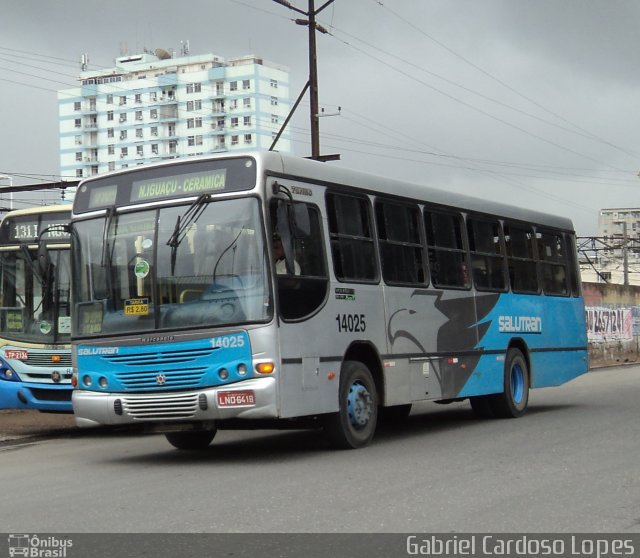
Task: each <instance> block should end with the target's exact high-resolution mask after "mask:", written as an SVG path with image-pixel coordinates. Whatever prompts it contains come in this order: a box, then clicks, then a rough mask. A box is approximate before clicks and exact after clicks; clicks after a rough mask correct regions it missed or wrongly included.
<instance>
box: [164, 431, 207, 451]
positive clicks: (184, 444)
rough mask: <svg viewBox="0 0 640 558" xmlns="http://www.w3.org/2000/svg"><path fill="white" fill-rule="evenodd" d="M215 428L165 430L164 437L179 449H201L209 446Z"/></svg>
mask: <svg viewBox="0 0 640 558" xmlns="http://www.w3.org/2000/svg"><path fill="white" fill-rule="evenodd" d="M216 432H217V431H216V430H185V431H182V432H167V433H166V434H165V438H166V439H167V441H168V442H169V443H170V444H171V445H172V446H173V447H174V448H177V449H179V450H190V451H195V450H202V449H205V448H206V447H208V446H209V444H210V443H211V441H212V440H213V438H214V437H215V435H216Z"/></svg>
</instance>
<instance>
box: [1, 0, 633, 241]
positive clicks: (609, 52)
mask: <svg viewBox="0 0 640 558" xmlns="http://www.w3.org/2000/svg"><path fill="white" fill-rule="evenodd" d="M315 2H316V7H318V6H321V5H322V4H323V3H324V0H315ZM291 3H292V4H293V5H294V6H296V7H298V8H301V9H306V8H307V0H292V2H291ZM0 6H1V7H2V18H0V82H1V83H2V87H1V89H0V101H1V102H0V122H1V124H2V134H0V174H10V175H13V176H14V179H13V180H14V184H23V183H29V184H31V183H35V182H36V181H37V179H38V178H40V179H45V180H56V179H58V176H59V173H60V170H59V154H58V107H57V98H56V91H57V90H59V89H65V88H69V87H73V86H74V85H75V84H76V83H77V81H76V79H77V77H78V73H79V70H80V65H79V60H80V56H81V55H82V54H83V53H88V54H89V58H90V67H91V68H100V67H111V66H113V62H114V59H115V58H116V57H117V56H120V55H121V54H122V53H123V52H125V51H126V52H128V53H136V52H139V51H141V50H142V49H144V48H147V49H151V50H153V49H155V48H158V47H161V48H164V49H167V50H169V49H175V50H176V51H179V50H180V45H181V41H187V40H188V41H189V45H190V50H191V53H192V54H205V53H214V54H217V55H219V56H222V57H225V58H232V57H237V56H242V55H245V54H256V55H258V56H261V57H263V58H265V59H267V60H271V61H273V62H277V63H279V64H282V65H285V66H287V67H288V68H289V69H290V72H291V74H290V79H291V85H292V87H291V96H292V100H294V99H295V97H296V96H297V95H298V93H299V91H300V90H301V89H302V87H303V85H304V84H305V82H306V80H307V75H308V58H307V56H308V55H307V30H306V28H305V27H301V26H297V25H295V24H294V23H293V22H292V21H291V19H292V18H295V17H299V15H297V14H295V13H294V12H292V11H290V10H288V9H287V8H285V7H283V6H281V5H279V4H276V3H275V2H273V1H272V0H190V1H189V2H176V1H170V2H169V1H166V0H153V1H151V0H110V1H109V2H97V1H95V0H82V1H80V0H65V1H64V2H59V1H53V0H20V1H9V0H0ZM319 21H320V23H321V24H322V25H324V27H326V28H327V29H328V30H329V31H330V34H328V35H320V34H318V38H317V40H318V71H319V91H320V104H321V106H322V107H324V108H325V111H326V112H327V113H333V112H335V111H336V110H337V107H338V106H340V107H341V115H340V116H327V117H324V118H321V120H320V132H321V151H322V153H325V154H328V153H340V154H341V157H342V160H341V161H340V162H339V163H327V164H332V165H335V164H338V165H342V166H345V167H349V168H354V169H358V170H364V171H367V172H374V173H379V174H385V175H389V176H393V177H396V178H401V179H405V180H409V181H411V182H418V183H425V184H429V185H432V186H437V187H441V188H443V189H447V190H451V191H459V192H464V193H468V194H472V195H477V196H480V197H491V198H498V199H500V200H501V201H504V202H507V203H512V204H521V205H524V206H527V207H531V208H535V209H541V210H546V211H549V212H553V213H556V214H560V215H565V216H568V217H570V218H572V219H573V220H574V222H575V224H576V227H577V230H578V233H579V234H580V235H591V234H595V233H596V226H597V218H598V210H599V209H600V208H605V207H632V206H634V207H639V206H640V178H639V177H638V173H639V171H640V136H639V134H638V132H639V131H640V111H639V110H638V101H639V100H640V96H639V93H640V87H639V86H640V48H639V47H640V44H639V43H640V41H639V36H640V35H639V30H640V2H637V0H629V1H617V0H600V1H597V0H592V1H588V2H587V1H582V0H562V1H560V0H381V1H378V0H335V2H334V3H333V4H332V5H330V6H329V7H327V8H326V9H325V10H323V12H322V13H321V14H320V16H319ZM299 110H300V111H301V112H300V114H299V115H298V116H297V117H296V118H295V119H294V120H293V129H292V133H293V139H294V152H295V154H297V155H301V156H306V155H309V152H310V145H309V132H308V130H309V125H308V103H306V104H303V105H302V106H301V108H300V109H299ZM1 183H2V184H7V181H6V180H4V181H2V182H1ZM15 197H16V199H15V202H16V205H18V206H20V204H21V201H22V200H24V199H25V195H24V194H16V196H15ZM38 197H39V198H40V199H41V198H42V196H38ZM5 200H6V196H5ZM1 203H5V202H0V204H1Z"/></svg>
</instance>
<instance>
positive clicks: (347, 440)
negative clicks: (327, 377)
mask: <svg viewBox="0 0 640 558" xmlns="http://www.w3.org/2000/svg"><path fill="white" fill-rule="evenodd" d="M339 405H340V408H339V410H338V412H337V413H332V414H330V415H327V417H326V420H325V424H324V431H325V433H326V435H327V437H328V438H329V441H330V442H331V443H332V445H333V446H335V447H337V448H341V449H357V448H362V447H364V446H366V445H368V444H369V442H371V440H372V438H373V435H374V434H375V431H376V423H377V420H378V395H377V392H376V385H375V383H374V381H373V376H372V375H371V372H370V371H369V369H368V368H367V366H366V365H364V364H363V363H361V362H357V361H353V360H347V361H345V362H344V363H343V364H342V369H341V371H340V388H339Z"/></svg>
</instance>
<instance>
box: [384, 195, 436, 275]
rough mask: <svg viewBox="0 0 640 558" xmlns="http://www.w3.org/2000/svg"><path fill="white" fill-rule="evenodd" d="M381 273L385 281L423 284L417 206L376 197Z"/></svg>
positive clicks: (422, 263)
mask: <svg viewBox="0 0 640 558" xmlns="http://www.w3.org/2000/svg"><path fill="white" fill-rule="evenodd" d="M375 207H376V225H377V227H378V239H379V246H380V261H381V262H382V276H383V278H384V280H385V282H387V283H400V284H408V285H423V284H424V283H425V273H424V257H423V254H424V248H423V246H422V239H421V235H420V227H421V223H420V210H419V209H418V206H409V205H401V204H398V203H393V202H391V201H387V200H384V201H383V200H381V199H378V200H376V206H375Z"/></svg>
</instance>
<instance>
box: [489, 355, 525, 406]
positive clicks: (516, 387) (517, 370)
mask: <svg viewBox="0 0 640 558" xmlns="http://www.w3.org/2000/svg"><path fill="white" fill-rule="evenodd" d="M529 387H530V376H529V367H528V366H527V360H526V359H525V358H524V355H523V354H522V351H520V349H515V348H512V349H509V350H508V351H507V357H506V359H505V363H504V391H503V392H502V393H498V394H496V395H492V396H490V397H491V408H492V410H493V414H494V415H495V416H496V417H499V418H518V417H521V416H522V415H524V413H525V412H526V410H527V405H528V403H529Z"/></svg>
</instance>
